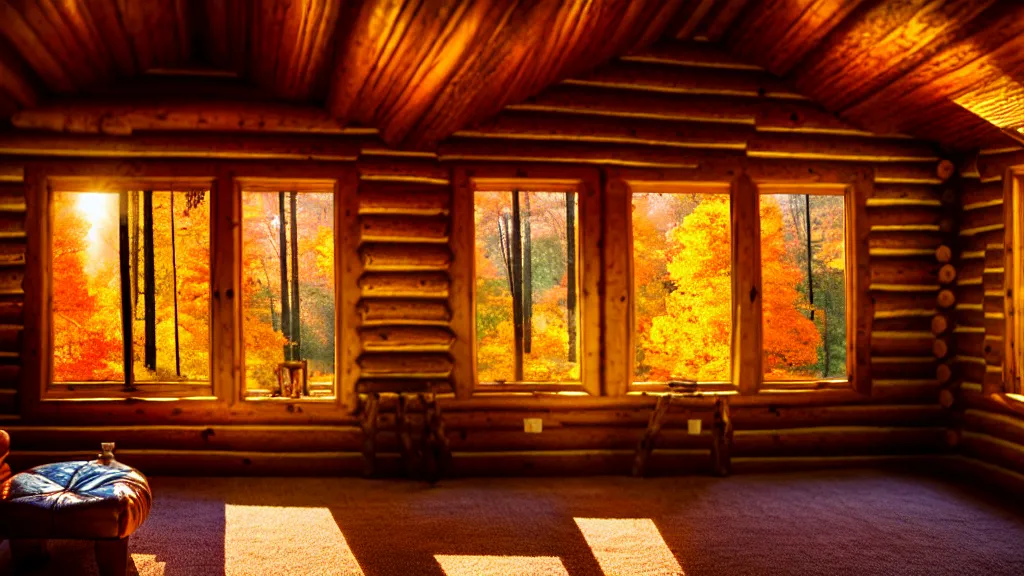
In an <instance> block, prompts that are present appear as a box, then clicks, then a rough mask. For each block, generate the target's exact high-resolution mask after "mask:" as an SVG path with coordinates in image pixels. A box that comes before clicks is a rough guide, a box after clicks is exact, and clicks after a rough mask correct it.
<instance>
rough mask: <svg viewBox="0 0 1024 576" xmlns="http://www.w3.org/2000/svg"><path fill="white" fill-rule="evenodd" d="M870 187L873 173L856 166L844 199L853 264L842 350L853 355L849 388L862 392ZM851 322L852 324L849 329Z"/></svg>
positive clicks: (866, 379)
mask: <svg viewBox="0 0 1024 576" xmlns="http://www.w3.org/2000/svg"><path fill="white" fill-rule="evenodd" d="M874 189H875V173H874V172H873V171H871V170H869V169H864V170H858V171H857V173H856V175H855V176H854V180H853V184H852V187H851V189H850V190H849V194H850V198H848V200H847V215H848V216H849V223H848V224H847V226H848V227H849V228H850V229H852V230H853V238H852V241H851V239H850V238H849V237H848V238H847V247H846V250H847V252H846V254H847V259H848V260H849V259H850V258H851V257H852V260H853V263H854V266H853V267H852V269H853V278H852V279H851V280H852V281H848V283H847V286H848V291H847V298H846V318H847V334H849V335H850V336H848V337H849V338H850V341H849V342H848V343H847V352H846V353H847V356H848V357H849V356H852V357H853V359H854V371H853V382H852V384H853V389H854V390H856V391H857V392H859V393H861V394H864V395H868V394H871V391H872V384H871V383H872V376H871V338H872V333H873V330H872V322H873V321H874V308H875V305H874V299H873V298H872V295H871V262H870V260H871V251H870V250H869V247H868V236H869V235H870V233H871V222H870V220H869V219H868V208H867V201H868V198H871V197H872V196H873V195H874ZM848 269H849V267H848ZM852 320H855V322H854V321H852ZM851 324H854V326H853V329H852V330H851V329H850V325H851Z"/></svg>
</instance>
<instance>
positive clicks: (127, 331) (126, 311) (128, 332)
mask: <svg viewBox="0 0 1024 576" xmlns="http://www.w3.org/2000/svg"><path fill="white" fill-rule="evenodd" d="M129 194H132V195H134V194H135V193H134V192H121V194H120V198H118V213H119V214H118V220H119V222H118V224H119V226H118V227H119V234H118V256H119V260H120V261H119V265H120V276H121V293H122V294H124V293H125V292H126V291H129V290H131V288H132V279H131V272H130V270H129V268H130V266H129V261H128V258H129V254H128V253H129V252H130V250H129V247H128V195H129ZM131 306H132V304H131V299H129V298H122V299H121V332H122V334H121V335H122V337H123V339H124V342H123V343H122V346H123V347H124V348H123V349H122V351H123V354H124V356H123V362H124V388H125V390H131V389H132V382H133V380H134V379H133V377H132V376H133V374H132V367H133V366H134V364H135V362H134V361H133V358H132V355H133V352H134V350H133V348H134V346H133V344H132V320H133V318H134V316H133V314H134V313H133V312H132V309H131Z"/></svg>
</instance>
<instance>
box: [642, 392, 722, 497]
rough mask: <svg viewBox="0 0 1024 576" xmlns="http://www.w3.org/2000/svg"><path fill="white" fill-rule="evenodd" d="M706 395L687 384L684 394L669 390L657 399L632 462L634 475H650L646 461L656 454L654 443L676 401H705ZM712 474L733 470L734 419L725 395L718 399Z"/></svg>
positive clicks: (713, 432)
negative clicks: (680, 399) (685, 399)
mask: <svg viewBox="0 0 1024 576" xmlns="http://www.w3.org/2000/svg"><path fill="white" fill-rule="evenodd" d="M703 397H704V393H702V392H699V391H697V390H696V385H693V384H691V385H688V386H687V387H686V388H685V389H684V391H677V389H673V388H670V391H669V393H667V394H664V395H662V396H660V397H658V402H657V404H655V405H654V411H653V412H652V413H651V418H650V420H648V422H647V430H645V431H644V435H643V437H641V438H640V443H639V444H638V445H637V448H636V456H635V457H634V459H633V476H636V477H642V476H644V475H645V474H646V473H647V460H648V459H649V458H650V456H651V452H653V451H654V444H655V442H656V441H657V439H658V435H659V434H660V433H661V429H662V427H663V426H664V424H665V416H666V415H668V410H669V407H670V406H671V405H672V400H673V399H674V398H703ZM711 435H712V439H711V471H712V473H713V474H715V475H716V476H728V475H729V473H730V472H731V471H732V437H733V428H732V420H731V418H730V416H729V400H728V398H727V397H726V396H718V397H716V398H715V414H714V423H713V425H712V428H711Z"/></svg>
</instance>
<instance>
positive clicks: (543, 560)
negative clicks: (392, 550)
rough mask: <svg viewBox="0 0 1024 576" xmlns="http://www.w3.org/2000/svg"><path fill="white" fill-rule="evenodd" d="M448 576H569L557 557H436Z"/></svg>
mask: <svg viewBox="0 0 1024 576" xmlns="http://www.w3.org/2000/svg"><path fill="white" fill-rule="evenodd" d="M434 559H435V560H437V563H438V564H440V565H441V569H442V570H444V573H445V574H446V575H447V576H520V575H521V576H569V573H568V572H567V571H566V570H565V566H564V565H563V564H562V561H561V560H560V559H558V558H557V557H555V556H449V555H440V554H439V555H436V556H434Z"/></svg>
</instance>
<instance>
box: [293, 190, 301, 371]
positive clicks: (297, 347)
mask: <svg viewBox="0 0 1024 576" xmlns="http://www.w3.org/2000/svg"><path fill="white" fill-rule="evenodd" d="M296 197H297V193H296V192H295V191H294V190H293V191H292V197H291V201H292V202H291V203H292V205H291V209H292V219H291V225H292V243H291V253H292V343H293V345H292V360H300V359H301V358H302V353H301V349H302V329H301V321H302V315H301V314H300V312H299V219H298V217H297V215H296V212H297V211H296V204H297V198H296Z"/></svg>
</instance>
